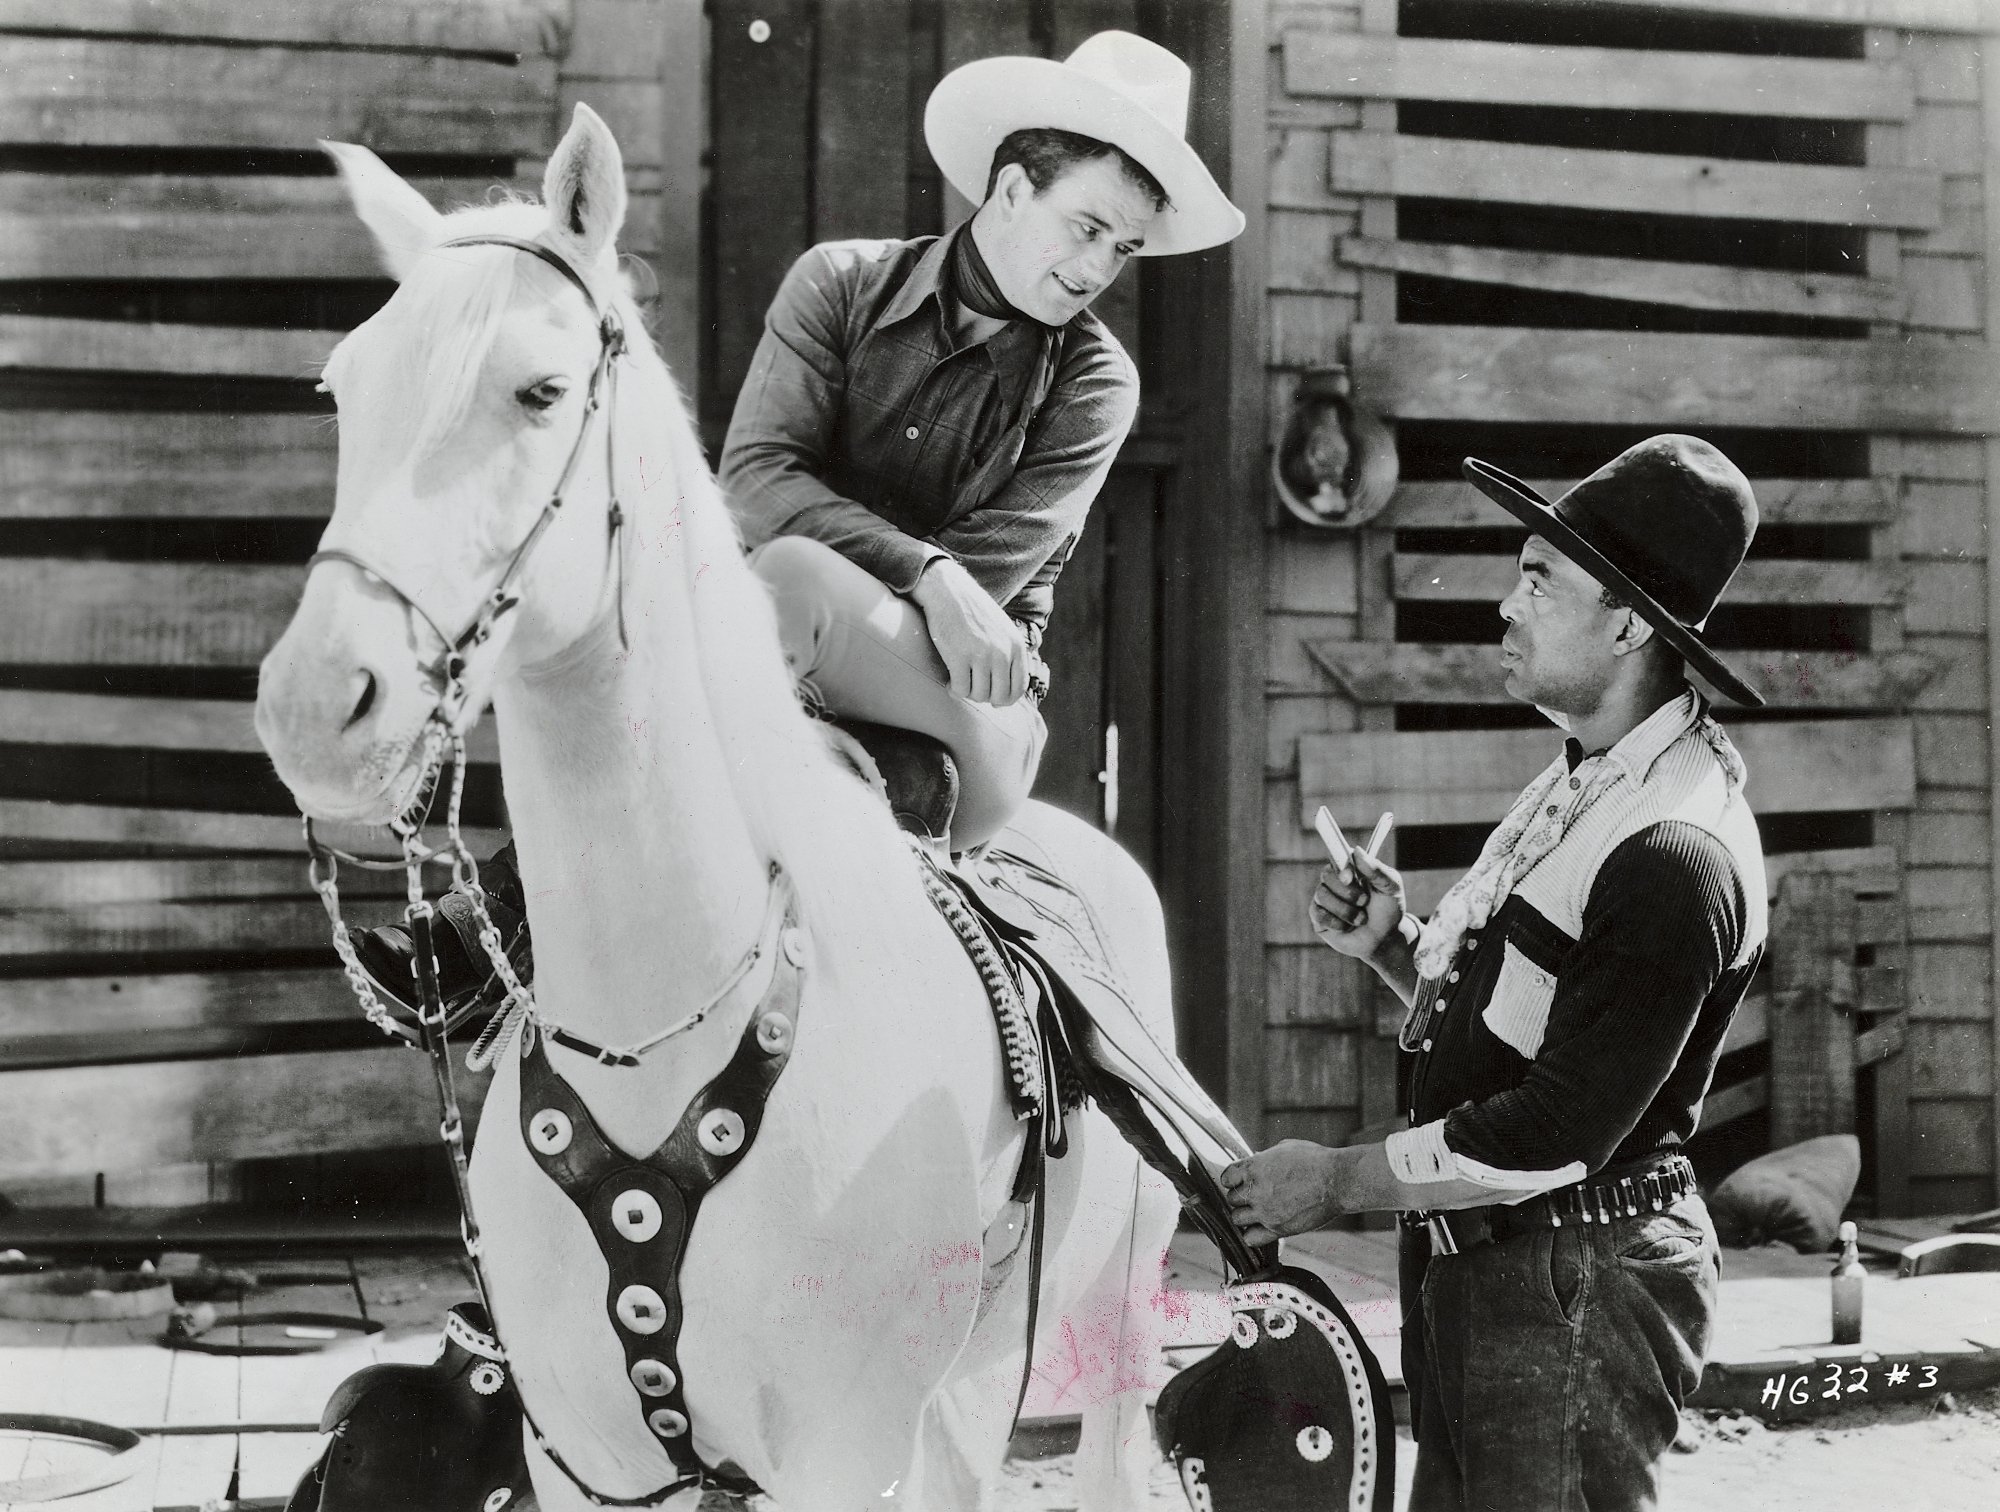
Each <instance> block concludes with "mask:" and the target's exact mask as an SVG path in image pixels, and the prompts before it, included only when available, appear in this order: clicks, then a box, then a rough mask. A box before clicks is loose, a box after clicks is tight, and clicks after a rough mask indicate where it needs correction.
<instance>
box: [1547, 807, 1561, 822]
mask: <svg viewBox="0 0 2000 1512" xmlns="http://www.w3.org/2000/svg"><path fill="white" fill-rule="evenodd" d="M1560 812H1562V811H1561V810H1560V809H1558V808H1557V807H1556V806H1555V805H1554V804H1553V803H1551V804H1550V805H1549V817H1550V818H1551V819H1553V818H1555V816H1556V815H1557V814H1559V813H1560Z"/></svg>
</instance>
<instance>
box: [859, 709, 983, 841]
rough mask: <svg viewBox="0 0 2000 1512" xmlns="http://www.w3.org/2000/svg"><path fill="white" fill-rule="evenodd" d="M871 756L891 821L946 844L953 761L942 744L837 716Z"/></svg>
mask: <svg viewBox="0 0 2000 1512" xmlns="http://www.w3.org/2000/svg"><path fill="white" fill-rule="evenodd" d="M833 723H834V724H836V725H837V726H839V728H841V729H843V730H845V731H846V732H847V733H848V734H849V735H851V736H853V737H854V739H855V741H856V742H857V743H858V744H859V745H860V746H861V748H862V749H863V750H864V751H866V752H867V753H868V755H869V756H870V757H871V758H872V759H873V760H874V762H875V766H876V769H877V771H878V772H879V773H880V775H881V778H882V786H883V789H884V796H885V797H887V799H888V801H889V812H890V813H891V814H893V815H894V816H895V819H896V823H897V824H899V825H900V826H902V828H904V829H905V830H908V831H909V832H910V833H911V834H913V835H916V836H918V837H920V838H922V839H925V840H931V841H936V842H938V843H939V844H942V845H945V846H947V847H948V846H949V845H950V837H951V817H952V814H953V813H954V812H955V811H956V810H957V808H958V763H957V762H956V761H954V760H953V759H952V755H951V752H950V751H948V750H947V749H945V746H944V743H943V742H942V741H940V740H936V739H934V738H933V737H931V736H929V735H922V734H919V733H918V732H917V731H915V730H902V729H898V728H896V727H895V726H894V725H883V724H871V723H869V722H868V721H867V720H863V719H837V720H835V721H833Z"/></svg>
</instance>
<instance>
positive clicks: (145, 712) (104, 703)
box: [0, 688, 500, 764]
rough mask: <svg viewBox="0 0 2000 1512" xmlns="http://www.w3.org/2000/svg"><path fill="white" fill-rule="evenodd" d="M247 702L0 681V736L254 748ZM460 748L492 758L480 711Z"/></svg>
mask: <svg viewBox="0 0 2000 1512" xmlns="http://www.w3.org/2000/svg"><path fill="white" fill-rule="evenodd" d="M252 708H253V706H252V705H250V704H248V703H242V702H236V701H233V700H229V699H219V698H216V699H207V698H142V697H129V698H128V697H121V696H118V695H115V694H109V693H42V692H36V691H32V690H28V689H19V688H0V738H4V739H5V740H6V741H9V742H12V743H16V744H21V745H81V746H144V747H146V748H147V749H148V750H174V751H232V752H237V753H247V754H252V755H254V754H257V753H259V752H261V751H262V750H263V749H264V747H263V743H262V742H261V741H260V740H258V738H257V732H256V730H255V729H254V728H253V727H252V724H251V713H252ZM466 753H467V755H468V756H470V757H471V759H472V761H473V762H474V763H475V764H477V763H483V762H496V761H498V760H499V759H500V744H499V739H498V737H497V735H496V734H495V732H494V728H493V721H492V720H491V719H482V720H481V721H480V722H479V723H478V724H476V725H474V726H473V727H472V729H471V730H470V731H468V732H467V734H466Z"/></svg>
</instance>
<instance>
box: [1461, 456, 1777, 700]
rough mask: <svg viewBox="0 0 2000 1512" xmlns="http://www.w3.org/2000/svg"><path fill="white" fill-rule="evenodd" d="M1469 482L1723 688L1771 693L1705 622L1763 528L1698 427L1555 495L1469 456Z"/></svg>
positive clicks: (1618, 459) (1730, 692)
mask: <svg viewBox="0 0 2000 1512" xmlns="http://www.w3.org/2000/svg"><path fill="white" fill-rule="evenodd" d="M1463 471H1464V473H1465V477H1466V480H1467V481H1468V482H1470V483H1471V484H1472V486H1473V487H1475V488H1477V489H1478V490H1479V491H1480V492H1481V493H1483V494H1485V495H1486V497H1487V498H1489V499H1491V500H1492V501H1493V502H1494V503H1495V504H1498V505H1499V506H1500V507H1501V508H1502V509H1504V510H1506V511H1507V512H1508V513H1509V514H1511V515H1513V516H1514V517H1515V518H1516V519H1517V520H1519V521H1521V523H1522V524H1524V525H1526V526H1527V527H1528V528H1529V529H1530V530H1532V531H1534V533H1535V534H1536V535H1538V536H1540V537H1541V538H1542V539H1543V540H1545V541H1547V542H1548V543H1549V544H1550V545H1551V546H1553V547H1555V548H1556V550H1558V551H1560V552H1561V553H1562V554H1563V555H1564V556H1566V557H1568V558H1569V559H1570V560H1571V561H1572V562H1574V563H1576V565H1577V566H1579V567H1581V568H1582V569H1583V570H1584V571H1585V572H1587V573H1589V574H1590V575H1591V576H1592V577H1594V578H1596V579H1597V581H1598V582H1600V583H1602V584H1603V585H1604V586H1605V587H1606V588H1608V589H1610V590H1611V591H1612V593H1614V594H1616V595H1617V596H1618V597H1619V598H1620V599H1622V600H1623V601H1624V602H1625V603H1626V604H1628V605H1630V606H1631V607H1632V608H1633V609H1635V610H1637V611H1638V613H1639V616H1640V618H1642V619H1643V620H1645V621H1646V623H1647V624H1649V625H1651V626H1652V627H1653V628H1654V630H1656V631H1658V632H1659V634H1660V636H1661V638H1662V639H1663V640H1665V641H1666V642H1667V643H1668V644H1669V645H1670V646H1672V647H1673V648H1674V649H1675V650H1676V651H1678V652H1680V654H1681V656H1682V657H1683V658H1684V659H1685V660H1686V661H1687V662H1688V663H1689V665H1690V666H1692V667H1693V668H1694V670H1695V671H1696V672H1698V673H1700V674H1701V676H1702V677H1703V678H1704V679H1706V680H1707V681H1708V682H1709V683H1710V684H1711V685H1712V686H1713V687H1714V688H1715V689H1716V691H1717V692H1720V693H1723V694H1726V695H1727V696H1728V697H1730V698H1733V699H1734V700H1736V702H1738V703H1741V704H1762V703H1763V702H1764V700H1763V697H1762V696H1761V695H1760V694H1759V693H1758V692H1757V691H1756V689H1754V688H1752V687H1751V686H1750V685H1749V684H1748V683H1746V682H1745V681H1743V679H1742V678H1740V677H1738V676H1737V675H1736V674H1735V673H1734V672H1732V671H1730V670H1729V667H1728V666H1727V665H1726V664H1725V663H1724V662H1723V660H1722V658H1721V657H1719V656H1717V655H1716V654H1715V652H1714V651H1712V650H1710V649H1709V647H1708V645H1707V643H1706V642H1705V641H1703V640H1702V638H1701V628H1702V626H1703V625H1704V624H1705V623H1706V622H1707V620H1708V617H1709V615H1710V614H1711V613H1712V612H1714V609H1715V605H1716V602H1717V601H1718V600H1719V599H1721V597H1722V592H1723V590H1724V589H1725V588H1727V587H1728V586H1729V580H1730V579H1731V578H1732V577H1734V576H1735V575H1736V569H1737V568H1738V567H1740V566H1741V565H1742V563H1743V555H1744V553H1745V552H1747V551H1748V550H1749V549H1750V538H1751V537H1752V536H1754V535H1755V534H1756V533H1757V499H1756V496H1755V495H1754V494H1753V493H1751V491H1750V482H1749V480H1748V479H1747V478H1745V477H1744V476H1743V474H1742V473H1741V472H1740V471H1739V470H1738V469H1737V466H1736V464H1735V463H1734V462H1731V461H1730V460H1729V459H1728V458H1727V457H1725V456H1723V454H1722V453H1721V452H1719V451H1717V450H1716V449H1715V448H1714V447H1713V446H1711V445H1709V444H1708V442H1706V441H1702V440H1699V439H1697V438H1696V437H1694V436H1651V437H1648V438H1647V439H1646V440H1644V441H1641V442H1640V443H1639V444H1638V445H1637V446H1634V447H1630V448H1628V449H1627V450H1625V451H1622V452H1620V453H1619V454H1618V455H1617V456H1615V457H1613V458H1612V459H1611V460H1610V461H1609V462H1607V463H1605V464H1604V466H1602V467H1600V468H1598V469H1597V471H1596V472H1594V473H1592V474H1591V475H1590V476H1589V477H1587V478H1585V479H1584V480H1583V481H1582V482H1581V483H1579V484H1577V485H1576V487H1574V488H1572V489H1571V490H1570V491H1569V492H1568V493H1566V494H1564V495H1563V496H1562V497H1561V498H1560V499H1557V500H1556V501H1555V503H1553V504H1551V503H1549V502H1548V500H1546V499H1544V498H1543V497H1542V496H1541V495H1540V494H1538V493H1536V492H1535V491H1534V490H1533V489H1532V488H1530V487H1528V485H1527V484H1525V483H1523V482H1522V481H1521V480H1520V479H1519V478H1516V477H1514V476H1513V475H1512V474H1511V473H1506V472H1502V471H1501V470H1500V469H1499V468H1497V467H1495V466H1493V465H1492V464H1491V463H1490V462H1482V461H1480V460H1479V459H1478V458H1477V457H1467V458H1466V459H1465V461H1464V463H1463Z"/></svg>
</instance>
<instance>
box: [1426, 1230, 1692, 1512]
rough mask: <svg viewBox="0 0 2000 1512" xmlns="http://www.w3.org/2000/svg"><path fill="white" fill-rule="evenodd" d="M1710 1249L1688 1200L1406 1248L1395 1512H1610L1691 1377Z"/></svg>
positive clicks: (1639, 1504) (1655, 1484)
mask: <svg viewBox="0 0 2000 1512" xmlns="http://www.w3.org/2000/svg"><path fill="white" fill-rule="evenodd" d="M1720 1280H1721V1255H1720V1252H1719V1251H1718V1249H1717V1247H1716V1242H1715V1227H1714V1225H1713V1224H1712V1223H1710V1221H1709V1217H1708V1209H1707V1207H1706V1206H1705V1205H1704V1204H1703V1203H1702V1201H1701V1199H1700V1198H1699V1197H1694V1196H1689V1197H1684V1198H1682V1199H1681V1200H1680V1201H1678V1202H1676V1203H1675V1204H1674V1205H1673V1206H1672V1207H1670V1208H1668V1209H1667V1210H1666V1211H1664V1212H1659V1213H1651V1212H1649V1213H1644V1214H1641V1215H1640V1216H1639V1217H1636V1218H1615V1219H1613V1220H1612V1221H1611V1222H1610V1223H1593V1224H1581V1223H1577V1222H1575V1221H1573V1220H1572V1221H1568V1222H1565V1223H1564V1224H1563V1226H1562V1227H1561V1228H1542V1229H1531V1230H1528V1231H1526V1232H1522V1233H1518V1234H1515V1235H1513V1236H1512V1237H1510V1238H1506V1239H1502V1240H1500V1241H1498V1242H1497V1243H1492V1244H1485V1245H1481V1246H1479V1247H1477V1248H1473V1249H1468V1250H1466V1251H1464V1252H1463V1253H1461V1254H1457V1255H1441V1256H1437V1257H1435V1258H1433V1257H1432V1256H1431V1254H1430V1242H1429V1239H1428V1237H1427V1236H1426V1235H1425V1234H1424V1233H1423V1232H1422V1231H1421V1230H1410V1229H1405V1230H1404V1231H1403V1239H1402V1301H1403V1374H1404V1379H1405V1380H1406V1381H1407V1382H1408V1384H1409V1390H1410V1412H1411V1429H1412V1432H1413V1434H1414V1435H1415V1438H1416V1441H1417V1470H1416V1483H1415V1486H1414V1489H1413V1490H1412V1493H1411V1496H1410V1507H1409V1512H1460V1509H1463V1512H1517V1509H1518V1512H1586V1509H1588V1512H1623V1509H1626V1508H1650V1507H1652V1506H1653V1505H1654V1504H1655V1502H1656V1501H1657V1499H1658V1496H1659V1461H1660V1456H1661V1455H1662V1454H1664V1453H1665V1452H1666V1450H1667V1446H1668V1445H1670V1444H1671V1443H1672V1442H1673V1440H1674V1434H1675V1432H1676V1431H1677V1429H1678V1427H1679V1421H1680V1409H1681V1404H1682V1402H1684V1401H1685V1400H1686V1399H1687V1396H1688V1393H1689V1392H1691V1391H1693V1390H1694V1388H1695V1385H1696V1383H1697V1382H1698V1381H1699V1380H1700V1379H1701V1367H1702V1362H1703V1359H1704V1357H1705V1356H1706V1355H1707V1352H1708V1343H1709V1338H1710V1335H1711V1333H1712V1331H1713V1329H1714V1324H1715V1299H1716V1289H1717V1286H1718V1284H1719V1282H1720Z"/></svg>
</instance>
